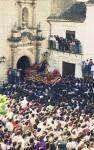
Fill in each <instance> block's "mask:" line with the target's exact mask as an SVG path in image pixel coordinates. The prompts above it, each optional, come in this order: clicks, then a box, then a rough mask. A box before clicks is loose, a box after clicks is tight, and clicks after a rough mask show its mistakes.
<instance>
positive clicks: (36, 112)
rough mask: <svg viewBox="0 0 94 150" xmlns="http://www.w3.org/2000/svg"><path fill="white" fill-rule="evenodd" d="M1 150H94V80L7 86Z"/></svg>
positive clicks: (0, 130) (69, 79) (1, 120)
mask: <svg viewBox="0 0 94 150" xmlns="http://www.w3.org/2000/svg"><path fill="white" fill-rule="evenodd" d="M0 93H1V94H3V95H7V97H8V101H9V103H8V110H9V111H8V113H7V114H6V115H4V116H0V150H94V80H92V79H89V80H88V79H77V78H74V77H73V76H67V77H65V78H62V81H60V82H59V83H57V84H55V85H47V84H43V83H37V82H33V81H28V82H23V83H21V84H18V83H17V84H16V83H15V84H4V85H3V86H2V87H0Z"/></svg>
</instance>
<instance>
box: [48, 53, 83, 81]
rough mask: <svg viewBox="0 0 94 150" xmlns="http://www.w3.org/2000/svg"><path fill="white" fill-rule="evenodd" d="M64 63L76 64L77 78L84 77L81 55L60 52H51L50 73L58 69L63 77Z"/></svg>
mask: <svg viewBox="0 0 94 150" xmlns="http://www.w3.org/2000/svg"><path fill="white" fill-rule="evenodd" d="M63 61H64V62H68V63H73V64H75V66H76V67H75V77H78V78H81V77H82V70H81V62H82V56H81V55H75V54H68V53H62V52H59V51H51V52H50V61H49V65H50V67H49V71H52V70H54V69H58V70H59V72H60V74H61V75H62V71H63V67H62V63H63Z"/></svg>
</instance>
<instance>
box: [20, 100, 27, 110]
mask: <svg viewBox="0 0 94 150" xmlns="http://www.w3.org/2000/svg"><path fill="white" fill-rule="evenodd" d="M20 103H21V107H22V108H23V109H24V108H26V107H27V104H28V101H27V100H26V99H24V100H22V101H21V102H20Z"/></svg>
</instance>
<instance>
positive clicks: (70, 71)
mask: <svg viewBox="0 0 94 150" xmlns="http://www.w3.org/2000/svg"><path fill="white" fill-rule="evenodd" d="M62 71H63V72H62V75H63V76H64V77H65V76H68V75H73V76H75V64H72V63H67V62H63V64H62Z"/></svg>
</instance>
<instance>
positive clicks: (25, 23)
mask: <svg viewBox="0 0 94 150" xmlns="http://www.w3.org/2000/svg"><path fill="white" fill-rule="evenodd" d="M28 15H29V13H28V9H27V8H26V7H24V8H23V10H22V25H23V26H26V27H28Z"/></svg>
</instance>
